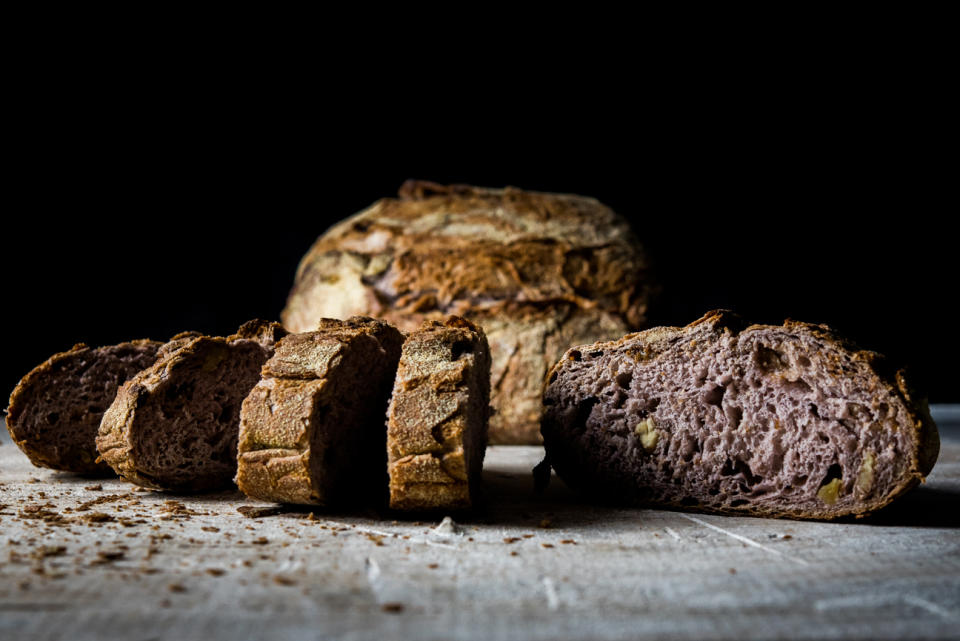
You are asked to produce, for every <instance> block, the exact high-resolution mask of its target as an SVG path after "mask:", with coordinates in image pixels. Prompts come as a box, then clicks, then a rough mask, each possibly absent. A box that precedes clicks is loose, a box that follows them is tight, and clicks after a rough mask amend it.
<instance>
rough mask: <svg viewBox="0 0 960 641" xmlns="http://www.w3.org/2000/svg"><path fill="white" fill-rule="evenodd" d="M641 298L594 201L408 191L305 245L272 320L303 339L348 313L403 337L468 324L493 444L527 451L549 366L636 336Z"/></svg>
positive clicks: (509, 191)
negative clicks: (454, 321)
mask: <svg viewBox="0 0 960 641" xmlns="http://www.w3.org/2000/svg"><path fill="white" fill-rule="evenodd" d="M649 294H650V286H649V283H648V277H647V261H646V258H645V256H644V253H643V250H642V248H641V246H640V244H639V243H638V242H637V239H636V238H635V236H634V234H633V233H632V232H631V230H630V227H629V225H628V224H627V222H626V221H625V220H624V219H623V218H621V217H620V216H618V215H617V214H615V213H614V212H613V211H612V210H610V209H609V208H608V207H605V206H604V205H602V204H601V203H599V202H597V201H596V200H594V199H592V198H585V197H582V196H574V195H566V194H547V193H537V192H529V191H522V190H519V189H515V188H512V187H508V188H506V189H482V188H479V187H468V186H463V185H452V186H449V187H444V186H440V185H434V184H430V183H424V182H409V183H407V184H406V185H404V187H403V188H402V189H401V192H400V197H399V198H386V199H383V200H380V201H378V202H376V203H374V204H373V205H372V206H371V207H370V208H368V209H366V210H364V211H362V212H360V213H358V214H356V215H355V216H353V217H351V218H349V219H347V220H345V221H343V222H341V223H339V224H337V225H335V226H334V227H332V228H331V229H329V230H328V231H327V232H326V233H325V234H323V235H322V236H321V237H320V238H319V239H318V240H317V241H316V243H315V244H314V245H313V247H312V248H311V249H310V251H309V252H308V253H307V255H306V256H305V257H304V258H303V260H302V261H301V263H300V266H299V268H298V270H297V275H296V280H295V282H294V285H293V289H292V290H291V292H290V296H289V299H288V301H287V306H286V309H284V311H283V316H282V319H283V323H284V325H285V326H286V327H287V328H288V329H289V330H291V331H294V332H303V331H309V330H311V329H313V328H314V327H315V326H316V324H317V322H318V321H319V320H320V319H321V318H323V317H332V318H346V317H348V316H351V315H354V314H364V315H370V316H374V317H378V318H384V319H386V320H388V321H389V322H391V323H394V324H396V325H398V326H399V327H400V328H401V329H403V330H405V331H412V330H414V329H416V328H417V327H418V326H419V325H420V323H421V322H423V321H424V320H440V321H442V320H443V319H444V318H446V317H447V316H448V315H450V314H455V315H459V316H463V317H465V318H468V319H469V320H471V321H473V322H475V323H477V324H478V325H481V326H482V327H483V329H484V331H485V332H486V335H487V338H488V340H489V344H490V351H491V357H492V368H491V374H492V389H491V394H492V405H493V406H494V408H495V414H494V415H493V417H492V418H491V422H490V437H491V441H492V442H495V443H533V442H538V441H539V433H538V426H539V420H540V412H541V405H540V392H541V387H542V384H543V377H544V375H545V374H546V372H547V370H548V369H549V367H550V366H551V365H552V364H553V363H554V362H555V361H556V359H557V358H559V356H560V354H562V353H563V351H564V350H565V349H566V348H567V347H569V346H570V345H573V344H579V343H584V342H590V341H594V340H601V339H612V338H616V337H619V336H622V335H623V334H624V333H625V332H627V331H629V330H630V329H636V328H638V327H640V326H641V325H642V324H643V323H644V320H645V316H646V310H647V301H648V298H649Z"/></svg>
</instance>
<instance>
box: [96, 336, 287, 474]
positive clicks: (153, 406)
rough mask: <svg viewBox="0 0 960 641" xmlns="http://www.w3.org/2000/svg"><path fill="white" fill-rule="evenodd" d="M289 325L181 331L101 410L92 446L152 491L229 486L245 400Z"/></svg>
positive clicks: (122, 472) (121, 472) (235, 460)
mask: <svg viewBox="0 0 960 641" xmlns="http://www.w3.org/2000/svg"><path fill="white" fill-rule="evenodd" d="M285 333H286V331H285V330H284V329H283V328H282V327H281V326H280V325H279V324H278V323H271V322H268V321H250V322H248V323H245V324H244V325H243V326H242V327H241V328H240V329H239V330H238V331H237V333H236V334H234V335H232V336H228V337H226V338H221V337H210V336H196V335H192V334H181V335H178V336H176V337H174V340H172V341H171V342H170V343H168V344H167V345H165V346H164V347H163V348H162V349H161V356H160V358H159V359H158V360H157V362H156V363H155V364H154V365H153V366H152V367H149V368H148V369H145V370H143V371H142V372H140V373H139V374H137V375H136V376H135V377H133V378H132V379H131V380H129V381H127V383H125V384H124V385H123V387H121V388H120V391H119V392H118V393H117V397H116V400H114V402H113V404H112V405H111V406H110V408H109V409H108V410H107V412H106V413H105V414H104V416H103V421H102V422H101V424H100V433H99V435H98V436H97V449H98V450H99V451H100V455H101V457H102V458H103V460H104V461H106V462H107V463H108V464H109V465H110V467H112V468H113V469H114V470H115V471H116V472H117V474H119V475H120V476H123V477H124V478H126V479H127V480H129V481H131V482H133V483H136V484H137V485H142V486H143V487H150V488H156V489H168V490H178V491H203V490H211V489H216V488H220V487H224V486H228V485H230V483H231V482H232V480H233V476H234V474H235V473H236V469H237V431H238V427H239V424H240V405H241V403H242V402H243V398H244V397H245V396H246V395H247V393H248V392H249V391H250V389H251V388H253V386H254V385H256V383H257V381H258V380H259V379H260V368H261V367H262V365H263V364H264V363H265V362H266V360H267V359H268V358H269V357H270V355H271V354H272V353H273V346H274V343H275V342H276V341H277V340H279V338H280V337H281V336H283V335H284V334H285Z"/></svg>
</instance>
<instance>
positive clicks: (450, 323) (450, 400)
mask: <svg viewBox="0 0 960 641" xmlns="http://www.w3.org/2000/svg"><path fill="white" fill-rule="evenodd" d="M489 380H490V349H489V346H488V345H487V340H486V337H485V336H484V333H483V330H482V329H481V328H479V327H477V326H476V325H474V324H473V323H471V322H469V321H467V320H466V319H464V318H461V317H458V316H451V317H449V318H448V319H447V320H445V321H443V322H440V321H425V322H424V323H423V325H421V326H420V329H418V330H417V331H415V332H413V333H412V334H410V336H409V337H408V338H407V341H406V342H405V343H404V346H403V355H402V356H401V358H400V365H399V367H398V369H397V376H396V382H395V383H394V387H393V397H392V398H391V400H390V409H389V411H388V415H387V453H388V459H387V461H388V462H387V467H388V471H389V474H390V507H391V508H393V509H398V510H411V511H419V510H437V509H466V508H469V507H471V506H472V505H473V504H474V502H475V500H476V497H477V495H478V485H479V483H480V473H481V469H482V467H483V457H484V452H485V450H486V441H487V424H488V418H489V409H490V405H489V401H490V385H489Z"/></svg>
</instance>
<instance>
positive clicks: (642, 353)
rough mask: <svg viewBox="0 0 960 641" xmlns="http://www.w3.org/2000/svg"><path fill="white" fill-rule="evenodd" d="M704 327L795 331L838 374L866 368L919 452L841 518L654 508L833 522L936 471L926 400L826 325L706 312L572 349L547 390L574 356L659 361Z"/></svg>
mask: <svg viewBox="0 0 960 641" xmlns="http://www.w3.org/2000/svg"><path fill="white" fill-rule="evenodd" d="M705 324H709V325H711V326H712V327H713V328H714V329H716V330H718V331H729V332H731V333H733V334H739V333H742V332H751V331H758V330H760V331H762V330H770V329H786V330H789V331H791V332H801V333H806V334H809V335H810V336H812V337H815V338H816V339H818V340H820V341H821V342H822V343H823V344H824V346H825V347H826V348H828V351H826V353H827V354H828V355H831V356H832V358H830V359H829V361H831V364H832V366H833V367H835V368H836V372H837V373H838V374H839V373H840V372H842V371H843V361H842V359H843V358H844V357H849V358H852V359H853V360H855V361H858V362H860V363H863V364H864V365H866V366H867V367H868V368H869V370H870V372H871V373H872V374H873V377H874V379H875V380H876V381H877V388H876V389H875V390H874V391H875V395H883V394H886V393H890V394H892V395H893V396H894V397H895V398H897V399H899V400H900V401H901V402H902V404H903V406H904V408H905V409H906V410H907V412H908V413H909V415H910V417H911V424H912V426H913V428H914V437H915V438H914V445H915V447H914V448H913V450H912V451H911V452H910V454H909V457H910V460H909V466H908V470H909V472H908V473H907V474H906V475H905V476H904V477H903V478H902V479H901V481H900V483H899V484H898V485H897V486H896V487H895V488H894V489H893V490H892V491H890V492H888V493H887V494H885V495H883V496H882V497H880V498H879V499H878V500H873V501H869V502H865V503H862V504H859V505H854V506H853V507H852V508H851V509H850V510H849V511H846V512H841V513H837V512H836V511H817V510H802V511H791V510H783V509H766V508H763V507H762V506H756V505H752V504H747V505H743V506H740V507H737V508H730V509H723V508H715V507H704V506H698V505H691V504H689V503H688V502H684V503H680V502H657V503H656V504H655V505H659V506H664V507H669V508H675V509H679V510H683V511H694V512H708V513H719V514H740V515H743V514H748V515H753V516H767V517H786V518H793V519H811V520H831V519H837V518H842V517H851V516H853V517H856V518H862V517H864V516H867V515H869V514H872V513H874V512H876V511H877V510H879V509H881V508H883V507H885V506H887V505H889V504H890V503H891V502H892V501H894V500H895V499H896V498H897V497H899V496H902V495H903V494H904V493H905V492H907V491H908V490H910V489H911V488H913V487H915V486H916V485H917V484H918V483H921V482H923V481H924V480H925V477H926V476H927V475H928V474H929V473H930V471H931V470H932V469H933V465H934V463H935V462H936V459H937V455H938V453H939V449H940V438H939V435H938V433H937V427H936V424H935V423H934V421H933V419H932V417H931V416H930V412H929V408H928V406H927V403H926V400H925V399H918V398H917V397H916V391H915V390H913V388H912V387H911V386H910V384H909V382H908V381H907V378H906V375H905V373H904V371H903V370H893V369H891V368H890V366H889V363H888V362H887V361H886V359H885V357H883V356H882V355H880V354H877V353H876V352H871V351H867V350H862V349H860V348H859V347H857V346H856V345H855V344H854V343H852V342H851V341H849V340H848V339H846V338H844V337H842V336H840V335H838V334H837V333H836V332H835V331H834V330H833V329H831V328H830V327H828V326H827V325H817V324H811V323H804V322H799V321H793V320H787V321H785V322H784V324H783V325H782V326H776V325H746V323H744V321H743V319H742V318H741V317H740V316H738V315H737V314H735V313H733V312H730V311H728V310H715V311H711V312H707V313H706V314H705V315H704V316H703V317H701V318H699V319H697V320H696V321H694V322H692V323H690V324H689V325H687V326H686V327H654V328H651V329H648V330H645V331H642V332H636V333H633V334H627V335H626V336H624V337H623V338H620V339H618V340H615V341H604V342H597V343H593V344H591V345H580V346H574V347H571V348H570V349H568V350H567V352H566V353H565V354H564V355H563V357H562V358H561V359H560V360H559V361H558V362H557V363H556V364H555V365H554V366H553V367H552V368H551V369H550V372H549V373H548V375H547V377H546V378H545V382H544V386H543V389H544V390H546V387H547V386H548V385H549V384H550V382H552V381H553V380H555V378H556V376H557V375H558V374H559V371H560V368H561V367H562V365H563V363H564V362H565V361H566V360H567V359H569V358H571V354H572V353H574V352H578V351H579V352H590V351H598V350H602V351H610V350H615V349H617V348H623V347H627V348H629V349H630V350H635V351H636V356H637V357H638V359H643V360H647V359H655V358H656V357H657V356H658V355H659V354H660V353H662V352H663V351H664V350H665V349H666V348H667V347H668V346H669V344H670V343H671V342H672V341H675V340H677V339H678V338H680V337H683V336H684V335H685V334H686V333H688V332H689V331H690V330H691V329H692V328H694V327H697V326H700V325H705ZM549 449H550V448H549V447H548V452H547V458H548V459H549V458H550V452H549Z"/></svg>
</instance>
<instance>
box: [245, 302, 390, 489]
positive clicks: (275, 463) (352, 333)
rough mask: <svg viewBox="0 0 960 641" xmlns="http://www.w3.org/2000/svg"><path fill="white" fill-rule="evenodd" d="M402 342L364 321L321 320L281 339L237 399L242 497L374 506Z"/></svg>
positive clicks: (382, 326) (383, 479) (386, 328)
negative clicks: (247, 389)
mask: <svg viewBox="0 0 960 641" xmlns="http://www.w3.org/2000/svg"><path fill="white" fill-rule="evenodd" d="M402 342H403V336H402V335H401V334H400V332H399V331H397V329H396V328H394V327H392V326H390V325H388V324H387V323H384V322H382V321H377V320H373V319H372V318H364V317H352V318H350V319H348V320H346V321H340V320H332V319H323V320H321V321H320V323H319V326H318V327H317V329H316V330H315V331H312V332H304V333H300V334H291V335H289V336H287V337H286V338H284V339H283V340H281V341H280V343H279V344H278V345H277V349H276V353H275V354H274V355H273V357H272V358H271V359H270V360H269V361H267V363H266V364H265V365H264V367H263V372H262V379H261V380H260V382H259V383H257V385H256V387H254V388H253V389H252V390H251V391H250V393H249V395H247V397H246V399H244V401H243V411H242V412H241V415H240V444H239V465H238V469H237V485H238V486H239V487H240V489H241V490H242V491H243V492H244V493H246V494H247V495H248V496H250V497H252V498H256V499H261V500H264V501H277V502H280V503H301V504H318V505H330V504H338V503H339V504H343V503H346V502H348V501H354V502H356V503H363V502H367V503H370V502H382V499H383V498H385V496H386V488H387V474H386V459H387V454H386V427H385V425H384V416H385V414H386V409H387V401H388V400H389V398H390V387H391V383H392V382H393V376H394V373H395V372H396V370H397V361H398V360H399V358H400V345H401V343H402Z"/></svg>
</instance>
